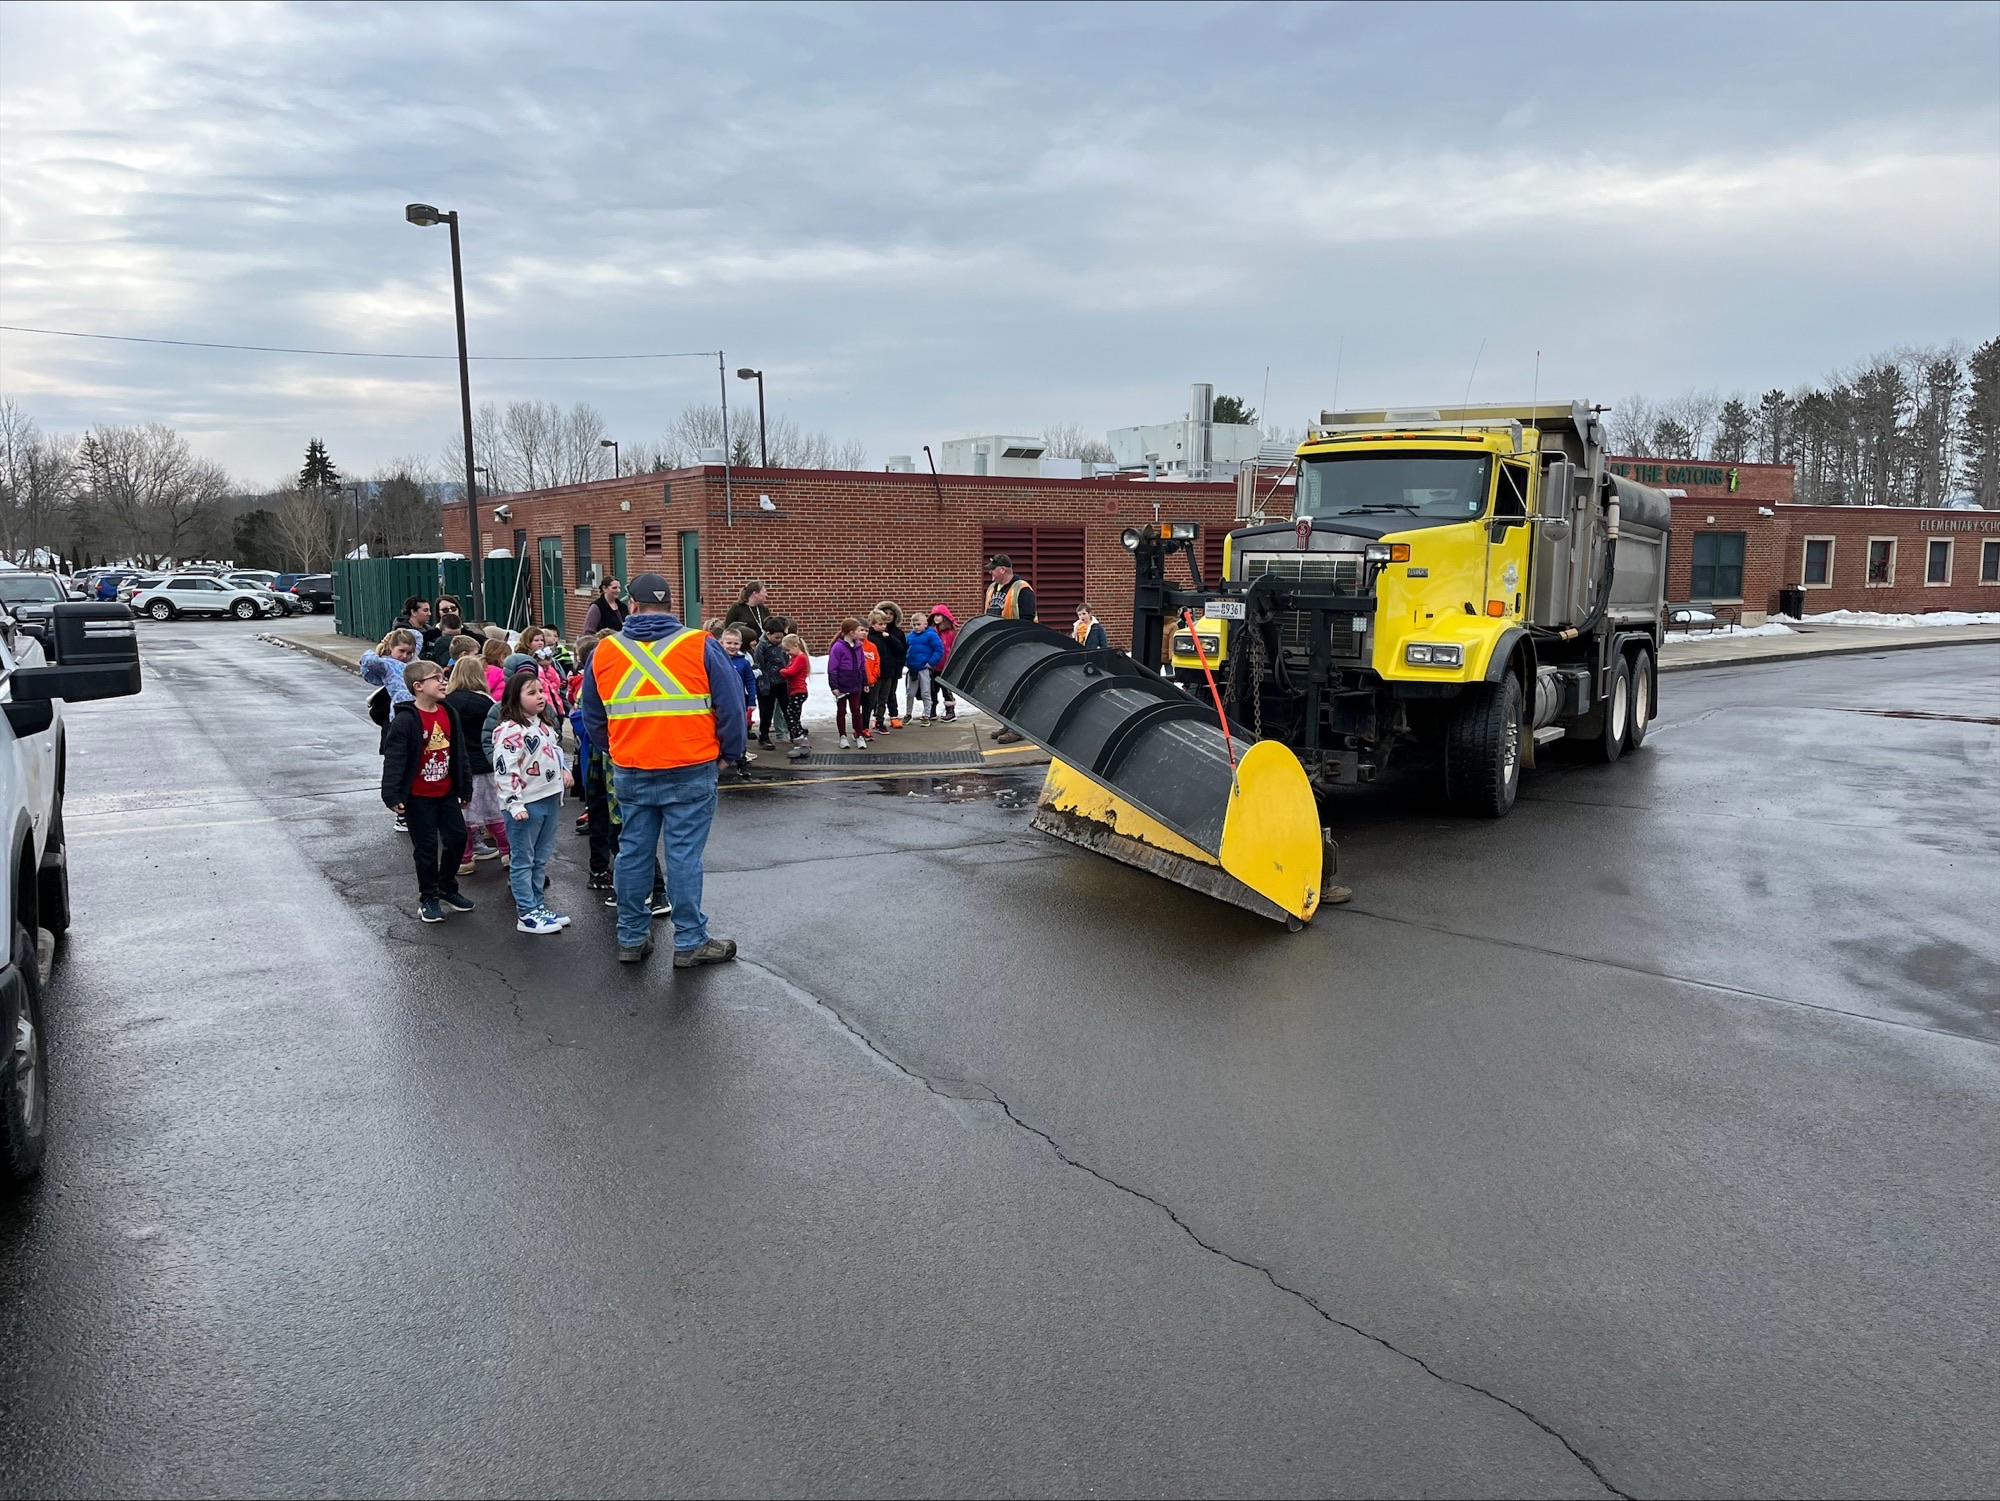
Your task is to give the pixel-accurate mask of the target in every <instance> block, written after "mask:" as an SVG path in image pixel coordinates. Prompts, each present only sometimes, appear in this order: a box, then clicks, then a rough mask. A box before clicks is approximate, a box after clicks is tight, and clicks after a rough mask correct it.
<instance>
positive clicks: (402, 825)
mask: <svg viewBox="0 0 2000 1501" xmlns="http://www.w3.org/2000/svg"><path fill="white" fill-rule="evenodd" d="M396 832H397V833H398V834H407V833H409V832H410V821H409V819H407V818H405V817H404V816H403V815H402V814H400V813H398V814H397V815H396Z"/></svg>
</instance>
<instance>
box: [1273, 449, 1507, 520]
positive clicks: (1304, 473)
mask: <svg viewBox="0 0 2000 1501" xmlns="http://www.w3.org/2000/svg"><path fill="white" fill-rule="evenodd" d="M1491 481H1492V461H1491V460H1490V459H1489V458H1487V456H1486V455H1484V454H1470V453H1449V454H1428V453H1396V454H1358V453H1357V454H1341V455H1339V456H1337V457H1333V458H1324V459H1307V460H1305V461H1304V462H1303V463H1301V464H1300V465H1299V490H1298V514H1299V515H1301V516H1390V515H1396V514H1403V515H1409V516H1422V517H1427V518H1429V519H1431V520H1434V521H1465V520H1468V519H1470V518H1471V517H1474V516H1478V515H1480V514H1482V513H1483V512H1484V511H1485V509H1486V492H1487V486H1488V485H1489V484H1490V483H1491Z"/></svg>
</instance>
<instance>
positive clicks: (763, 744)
mask: <svg viewBox="0 0 2000 1501" xmlns="http://www.w3.org/2000/svg"><path fill="white" fill-rule="evenodd" d="M757 748H758V749H759V750H772V749H774V748H775V747H773V746H772V744H771V737H770V736H769V735H759V736H758V737H757Z"/></svg>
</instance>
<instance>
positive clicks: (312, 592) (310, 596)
mask: <svg viewBox="0 0 2000 1501" xmlns="http://www.w3.org/2000/svg"><path fill="white" fill-rule="evenodd" d="M292 598H294V599H296V600H297V601H298V602H299V608H300V609H301V610H302V611H304V612H305V613H306V614H308V615H310V614H312V613H313V612H314V611H315V610H331V609H332V608H333V575H332V574H330V573H302V574H300V575H299V576H298V579H297V581H296V582H295V583H294V584H293V585H292Z"/></svg>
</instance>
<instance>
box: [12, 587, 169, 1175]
mask: <svg viewBox="0 0 2000 1501" xmlns="http://www.w3.org/2000/svg"><path fill="white" fill-rule="evenodd" d="M52 664H53V665H52ZM138 691H139V638H138V634H137V633H136V632H135V631H134V630H133V628H132V612H131V611H129V610H127V609H126V608H125V607H124V606H123V605H114V604H97V603H78V604H72V603H67V602H65V603H62V604H57V605H54V606H52V607H51V608H50V610H49V613H48V614H47V615H46V616H43V617H41V618H40V619H35V620H22V619H16V618H15V617H14V615H13V614H11V613H10V612H8V611H7V610H5V609H0V709H4V710H5V715H4V720H5V722H4V723H0V836H5V838H6V840H7V845H6V848H5V849H4V850H0V855H4V856H5V858H4V859H0V905H4V909H5V921H4V928H5V948H4V950H3V951H0V1194H4V1193H5V1192H6V1191H7V1190H9V1189H11V1188H12V1187H14V1186H15V1185H16V1184H18V1183H21V1182H23V1181H25V1180H26V1179H29V1178H32V1177H33V1176H34V1175H35V1173H36V1172H37V1171H38V1170H39V1169H40V1167H41V1165H42V1152H43V1146H44V1144H45V1142H46V1140H47V1133H48V1088H49V1085H48V1077H49V1071H48V1028H47V1026H46V1024H45V1022H44V1020H43V1016H42V981H43V979H44V978H45V966H46V965H47V964H50V963H53V962H54V956H55V944H56V940H58V939H60V938H61V937H62V935H63V934H64V933H65V932H66V931H68V928H69V852H68V841H67V840H66V839H65V838H64V836H63V783H64V780H65V772H66V771H67V769H68V762H69V752H68V746H67V744H66V733H65V727H64V725H63V720H62V703H61V700H63V699H66V698H68V699H90V698H115V697H120V696H122V695H124V694H128V693H137V692H138Z"/></svg>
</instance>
